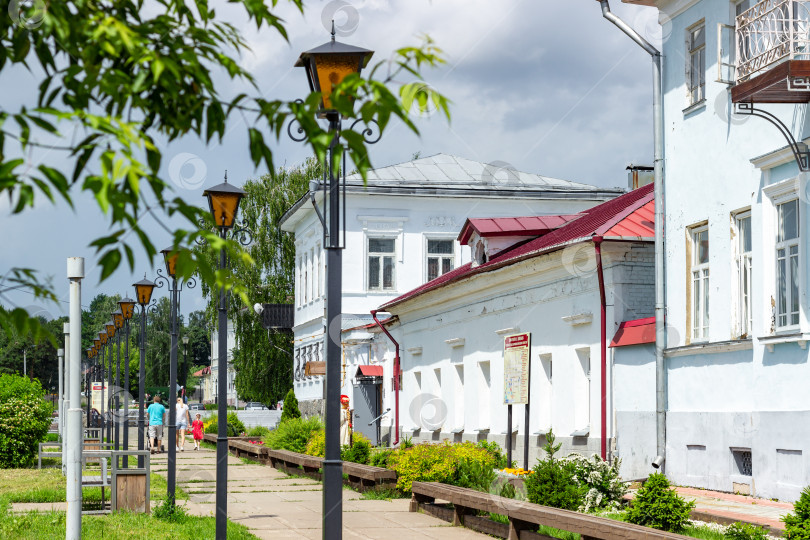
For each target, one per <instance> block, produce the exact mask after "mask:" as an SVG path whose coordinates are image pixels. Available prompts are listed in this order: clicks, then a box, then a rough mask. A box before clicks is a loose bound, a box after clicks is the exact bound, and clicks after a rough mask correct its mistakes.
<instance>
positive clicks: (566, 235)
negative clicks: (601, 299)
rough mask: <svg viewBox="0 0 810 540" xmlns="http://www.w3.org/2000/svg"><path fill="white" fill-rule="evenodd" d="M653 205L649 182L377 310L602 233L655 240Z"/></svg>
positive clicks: (622, 238) (620, 238)
mask: <svg viewBox="0 0 810 540" xmlns="http://www.w3.org/2000/svg"><path fill="white" fill-rule="evenodd" d="M653 207H654V199H653V184H647V185H646V186H643V187H640V188H638V189H635V190H633V191H631V192H629V193H625V194H624V195H620V196H619V197H616V198H615V199H611V200H609V201H606V202H604V203H602V204H599V205H597V206H594V207H593V208H591V209H590V210H588V212H587V213H584V214H583V215H582V216H581V217H579V218H578V219H575V220H573V221H571V222H569V223H567V224H565V225H563V226H562V227H560V228H559V229H556V230H554V231H551V232H549V233H548V234H546V235H544V236H541V237H539V238H535V239H534V240H530V241H528V242H525V243H518V244H517V245H516V246H514V247H512V248H510V249H506V250H504V251H502V252H500V253H498V254H497V255H496V256H495V257H493V258H492V259H491V260H489V261H488V262H486V263H484V264H481V265H478V266H476V267H474V268H473V267H472V264H471V263H467V264H465V265H463V266H459V267H458V268H456V269H455V270H452V271H451V272H448V273H446V274H444V275H442V276H439V277H437V278H436V279H434V280H432V281H428V282H427V283H425V284H424V285H421V286H420V287H417V288H415V289H413V290H411V291H409V292H407V293H405V294H403V295H401V296H399V297H398V298H395V299H393V300H391V301H390V302H387V303H385V304H383V305H382V306H380V311H386V310H387V308H390V307H392V306H394V305H396V304H399V303H401V302H404V301H405V300H409V299H411V298H413V297H415V296H418V295H420V294H423V293H426V292H428V291H431V290H434V289H437V288H439V287H442V286H444V285H447V284H449V283H451V282H454V281H458V280H461V279H464V278H467V277H470V276H473V275H475V274H480V273H483V272H491V271H493V270H497V269H498V268H501V267H503V266H508V265H510V264H514V263H516V262H518V261H522V260H524V259H529V258H531V257H537V256H539V255H542V254H544V253H549V252H551V251H556V250H558V249H562V248H564V247H565V246H568V245H570V244H575V243H578V242H590V241H592V238H593V237H594V236H602V237H603V238H604V239H605V240H618V241H637V240H641V241H648V242H653V241H655V227H654V223H653V222H652V221H651V220H652V219H653V218H654V213H653V212H652V209H653Z"/></svg>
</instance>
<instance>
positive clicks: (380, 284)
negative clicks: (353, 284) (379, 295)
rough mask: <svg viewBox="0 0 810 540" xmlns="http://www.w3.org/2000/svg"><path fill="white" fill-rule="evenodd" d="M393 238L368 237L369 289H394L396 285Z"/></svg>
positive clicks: (394, 242)
mask: <svg viewBox="0 0 810 540" xmlns="http://www.w3.org/2000/svg"><path fill="white" fill-rule="evenodd" d="M395 244H396V241H395V240H394V239H393V238H369V239H368V290H370V291H382V290H393V289H394V288H395V286H396V276H395V266H394V264H395V258H396V253H395V248H396V246H395Z"/></svg>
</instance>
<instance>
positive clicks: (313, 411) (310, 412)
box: [298, 399, 325, 418]
mask: <svg viewBox="0 0 810 540" xmlns="http://www.w3.org/2000/svg"><path fill="white" fill-rule="evenodd" d="M324 403H325V401H324V400H323V399H310V400H307V401H299V402H298V409H299V410H300V411H301V417H302V418H309V417H310V416H318V417H320V418H323V417H324V408H323V407H324Z"/></svg>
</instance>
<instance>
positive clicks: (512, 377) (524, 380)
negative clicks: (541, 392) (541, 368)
mask: <svg viewBox="0 0 810 540" xmlns="http://www.w3.org/2000/svg"><path fill="white" fill-rule="evenodd" d="M531 342H532V339H531V334H530V333H528V332H526V333H524V334H514V335H511V336H506V337H504V339H503V402H504V403H505V404H506V406H507V417H506V460H507V461H508V462H509V466H510V467H511V466H512V405H515V404H517V405H525V406H526V407H525V412H526V414H525V417H526V418H525V422H526V425H525V427H524V431H523V462H524V465H523V466H524V468H526V469H528V468H529V381H530V364H531Z"/></svg>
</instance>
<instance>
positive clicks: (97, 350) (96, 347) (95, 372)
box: [87, 337, 104, 442]
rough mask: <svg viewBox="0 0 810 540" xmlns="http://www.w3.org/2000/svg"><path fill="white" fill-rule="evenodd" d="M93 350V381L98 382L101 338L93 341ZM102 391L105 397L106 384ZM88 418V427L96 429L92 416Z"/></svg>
mask: <svg viewBox="0 0 810 540" xmlns="http://www.w3.org/2000/svg"><path fill="white" fill-rule="evenodd" d="M93 349H94V350H95V354H94V355H93V358H94V359H95V362H94V365H93V380H94V381H97V380H98V355H99V353H100V352H101V338H99V337H97V338H95V339H93ZM102 359H103V357H102ZM101 389H102V390H101V391H102V395H103V392H104V383H102V386H101ZM91 409H92V406H91ZM87 416H88V420H87V426H88V427H94V426H93V424H92V422H91V421H90V419H89V416H90V415H89V414H88V415H87ZM98 427H99V428H101V426H98ZM99 433H100V432H99ZM99 442H101V441H99Z"/></svg>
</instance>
